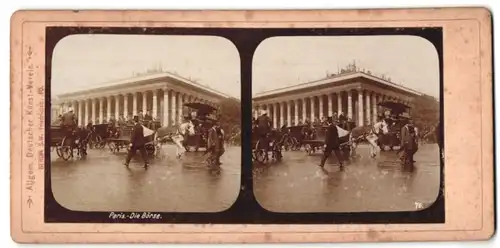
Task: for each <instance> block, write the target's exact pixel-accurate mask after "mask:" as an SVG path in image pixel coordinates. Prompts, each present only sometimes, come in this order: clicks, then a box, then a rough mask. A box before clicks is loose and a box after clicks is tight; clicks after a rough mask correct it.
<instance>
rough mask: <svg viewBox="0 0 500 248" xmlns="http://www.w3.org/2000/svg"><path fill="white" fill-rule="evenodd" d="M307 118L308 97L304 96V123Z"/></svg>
mask: <svg viewBox="0 0 500 248" xmlns="http://www.w3.org/2000/svg"><path fill="white" fill-rule="evenodd" d="M306 119H307V98H302V123H304V122H305V121H306Z"/></svg>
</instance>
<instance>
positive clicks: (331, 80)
mask: <svg viewBox="0 0 500 248" xmlns="http://www.w3.org/2000/svg"><path fill="white" fill-rule="evenodd" d="M358 77H363V78H366V79H368V80H371V81H373V82H376V83H379V84H382V85H384V86H389V87H393V88H396V89H399V90H402V91H405V92H408V93H410V94H415V95H418V96H421V95H422V93H420V92H418V91H416V90H413V89H410V88H408V87H405V86H402V85H399V84H395V83H393V82H389V81H387V80H384V79H382V78H379V77H375V76H373V75H370V74H366V73H364V72H359V71H358V72H350V73H342V74H338V75H335V76H332V77H327V78H323V79H320V80H317V81H312V82H307V83H301V84H297V85H293V86H287V87H283V88H279V89H274V90H269V91H264V92H260V93H257V94H255V95H254V97H253V98H261V97H269V96H272V95H276V94H282V93H285V92H289V91H296V90H302V89H307V88H309V87H316V86H323V85H328V84H332V83H335V82H340V81H344V80H349V79H353V78H358Z"/></svg>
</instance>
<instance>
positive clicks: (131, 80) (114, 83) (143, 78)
mask: <svg viewBox="0 0 500 248" xmlns="http://www.w3.org/2000/svg"><path fill="white" fill-rule="evenodd" d="M161 78H171V79H175V80H177V81H180V82H182V83H185V84H187V85H189V86H192V87H196V88H201V89H203V90H205V91H207V92H209V93H212V94H214V95H217V96H220V97H224V98H232V97H231V96H229V95H226V94H224V93H222V92H220V91H217V90H214V89H212V88H210V87H209V86H206V85H202V84H199V83H197V82H193V81H192V80H189V79H187V78H184V77H181V76H179V75H175V74H173V73H170V72H161V73H154V74H147V75H140V76H135V77H130V78H126V79H120V80H114V81H109V82H106V83H102V84H97V85H88V86H85V87H81V88H78V89H75V90H72V91H71V92H66V93H62V94H58V96H57V97H58V98H61V97H65V96H69V95H75V94H78V93H90V92H94V91H99V90H105V89H111V88H115V87H120V86H126V85H129V84H134V83H139V82H146V81H154V80H158V79H161Z"/></svg>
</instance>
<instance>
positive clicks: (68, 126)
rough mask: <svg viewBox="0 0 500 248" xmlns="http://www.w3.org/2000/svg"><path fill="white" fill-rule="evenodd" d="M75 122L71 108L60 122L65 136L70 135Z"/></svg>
mask: <svg viewBox="0 0 500 248" xmlns="http://www.w3.org/2000/svg"><path fill="white" fill-rule="evenodd" d="M76 122H77V120H76V117H75V114H74V113H73V108H69V111H68V112H67V113H65V114H64V115H63V116H62V120H61V127H62V128H64V131H65V133H66V135H70V134H71V132H72V131H73V129H75V128H76Z"/></svg>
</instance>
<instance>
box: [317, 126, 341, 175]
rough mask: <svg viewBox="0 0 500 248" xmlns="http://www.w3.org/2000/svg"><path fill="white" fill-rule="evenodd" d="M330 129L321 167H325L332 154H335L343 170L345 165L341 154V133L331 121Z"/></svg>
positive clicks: (326, 138)
mask: <svg viewBox="0 0 500 248" xmlns="http://www.w3.org/2000/svg"><path fill="white" fill-rule="evenodd" d="M328 123H329V125H328V127H327V131H326V137H325V145H326V148H325V152H324V153H323V158H322V159H321V163H320V164H319V166H320V167H321V168H323V167H324V166H325V162H326V160H327V159H328V157H329V156H330V154H331V153H332V151H333V152H334V153H335V156H336V157H337V160H338V161H339V164H340V167H341V168H342V167H343V166H344V165H343V164H342V156H341V154H340V141H339V131H338V129H337V125H335V123H334V122H333V120H331V118H330V119H329V120H328Z"/></svg>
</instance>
